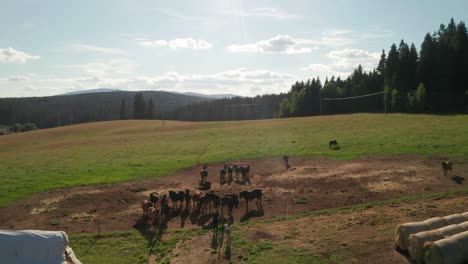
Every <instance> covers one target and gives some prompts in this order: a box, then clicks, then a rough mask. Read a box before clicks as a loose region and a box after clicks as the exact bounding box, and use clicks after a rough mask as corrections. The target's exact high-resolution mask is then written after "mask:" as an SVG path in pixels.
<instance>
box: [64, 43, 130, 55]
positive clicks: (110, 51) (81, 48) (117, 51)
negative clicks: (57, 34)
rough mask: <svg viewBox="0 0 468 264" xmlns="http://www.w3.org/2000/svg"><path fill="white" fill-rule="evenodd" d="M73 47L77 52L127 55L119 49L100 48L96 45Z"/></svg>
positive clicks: (77, 44)
mask: <svg viewBox="0 0 468 264" xmlns="http://www.w3.org/2000/svg"><path fill="white" fill-rule="evenodd" d="M71 47H72V48H73V49H74V50H77V51H90V52H99V53H106V54H124V53H125V52H124V51H123V50H122V49H118V48H106V47H99V46H95V45H89V44H82V43H75V44H72V45H71Z"/></svg>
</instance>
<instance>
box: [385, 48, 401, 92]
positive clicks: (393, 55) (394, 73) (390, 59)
mask: <svg viewBox="0 0 468 264" xmlns="http://www.w3.org/2000/svg"><path fill="white" fill-rule="evenodd" d="M399 61H400V60H399V56H398V51H397V48H396V45H395V43H394V44H393V45H392V46H391V47H390V51H389V52H388V56H387V61H386V64H385V85H388V86H389V87H390V89H394V88H395V87H396V86H397V84H396V82H397V79H398V66H399Z"/></svg>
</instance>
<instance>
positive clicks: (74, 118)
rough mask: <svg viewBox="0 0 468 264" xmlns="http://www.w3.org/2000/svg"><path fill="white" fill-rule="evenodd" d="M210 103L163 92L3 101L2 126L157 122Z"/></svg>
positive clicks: (0, 115) (117, 93) (40, 126)
mask: <svg viewBox="0 0 468 264" xmlns="http://www.w3.org/2000/svg"><path fill="white" fill-rule="evenodd" d="M136 95H138V96H136ZM135 100H138V102H137V105H138V106H137V113H136V114H135V113H134V109H135ZM142 100H143V101H144V102H143V103H142V102H141V101H142ZM207 100H212V99H209V98H204V97H197V96H188V95H183V94H175V93H169V92H160V91H143V92H138V93H135V92H127V91H121V92H105V93H88V94H77V95H59V96H48V97H30V98H0V124H1V125H10V126H11V125H13V124H16V123H18V124H26V123H33V124H35V125H36V126H37V127H39V128H50V127H57V126H65V125H73V124H80V123H87V122H96V121H109V120H118V119H133V118H135V119H157V118H163V117H164V113H166V112H168V111H172V110H173V109H175V108H178V107H181V106H185V105H188V104H193V103H197V102H202V101H207ZM138 107H140V108H138ZM141 107H143V108H144V110H141ZM148 109H149V110H148ZM142 111H143V113H142Z"/></svg>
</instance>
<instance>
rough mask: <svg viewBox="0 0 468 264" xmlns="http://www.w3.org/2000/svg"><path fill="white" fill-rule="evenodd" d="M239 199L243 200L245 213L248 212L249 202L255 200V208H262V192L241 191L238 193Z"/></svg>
mask: <svg viewBox="0 0 468 264" xmlns="http://www.w3.org/2000/svg"><path fill="white" fill-rule="evenodd" d="M239 197H240V198H241V199H242V198H244V199H245V208H246V210H247V212H248V211H249V201H251V200H253V199H257V203H256V204H257V206H262V190H260V189H255V190H253V191H251V192H249V191H242V192H240V193H239Z"/></svg>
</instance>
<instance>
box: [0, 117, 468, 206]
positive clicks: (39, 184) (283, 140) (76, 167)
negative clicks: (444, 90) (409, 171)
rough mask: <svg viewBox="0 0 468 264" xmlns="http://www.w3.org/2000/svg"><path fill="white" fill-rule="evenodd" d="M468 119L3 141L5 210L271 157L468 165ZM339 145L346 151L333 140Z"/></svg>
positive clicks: (0, 199) (118, 124) (121, 125)
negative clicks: (19, 203)
mask: <svg viewBox="0 0 468 264" xmlns="http://www.w3.org/2000/svg"><path fill="white" fill-rule="evenodd" d="M467 124H468V116H467V115H459V116H437V115H406V114H389V115H382V114H353V115H336V116H319V117H305V118H288V119H270V120H257V121H233V122H196V123H194V122H177V121H166V122H165V123H163V122H161V121H159V120H154V121H151V120H146V121H143V120H142V121H137V120H126V121H112V122H98V123H88V124H81V125H73V126H66V127H60V128H53V129H44V130H38V131H32V132H27V133H21V134H14V135H7V136H3V137H1V138H0V160H1V166H0V206H4V205H7V204H9V203H11V202H13V201H15V200H18V199H21V198H23V197H26V196H28V195H30V194H33V193H38V192H43V191H46V190H50V189H55V188H63V187H70V186H77V185H90V184H99V183H113V182H122V181H128V180H134V179H142V178H158V177H161V176H164V175H168V174H171V173H173V172H175V171H177V170H180V169H182V168H187V167H191V166H194V165H196V164H199V163H203V162H222V161H228V160H236V159H248V158H257V157H265V156H281V155H284V154H288V155H290V156H329V157H332V158H335V159H352V158H356V157H360V156H366V155H396V154H431V155H436V154H443V155H451V156H455V157H464V158H465V159H466V158H468V147H467V145H466V141H467V135H468V125H467ZM331 139H336V140H337V141H338V143H339V145H340V146H341V149H340V150H339V151H331V150H330V149H329V148H328V141H329V140H331Z"/></svg>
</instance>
